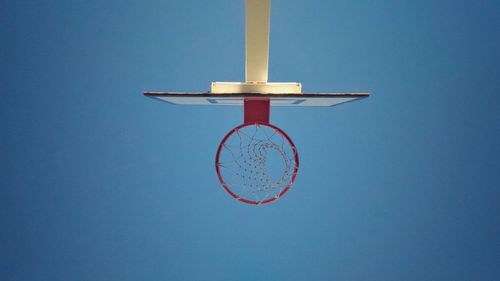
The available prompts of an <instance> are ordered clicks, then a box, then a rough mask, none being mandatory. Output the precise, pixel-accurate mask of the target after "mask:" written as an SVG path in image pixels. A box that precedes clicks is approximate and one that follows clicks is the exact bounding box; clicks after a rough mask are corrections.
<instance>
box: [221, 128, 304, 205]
mask: <svg viewBox="0 0 500 281" xmlns="http://www.w3.org/2000/svg"><path fill="white" fill-rule="evenodd" d="M215 168H216V171H217V176H218V178H219V181H220V183H221V184H222V187H223V188H224V189H225V190H226V191H227V193H229V195H231V196H232V197H233V198H235V199H237V200H239V201H241V202H244V203H247V204H253V205H261V204H266V203H269V202H272V201H274V200H276V199H278V198H280V197H281V196H283V195H284V194H285V193H286V192H287V191H288V190H289V189H290V187H291V186H292V184H293V182H294V180H295V177H296V176H297V172H298V169H299V156H298V153H297V148H296V147H295V145H294V144H293V142H292V140H291V139H290V137H288V136H287V135H286V134H285V132H283V131H282V130H281V129H280V128H278V127H276V126H274V125H271V124H269V123H263V122H254V123H244V124H242V125H240V126H238V127H236V128H234V129H233V130H231V131H230V132H229V133H228V134H227V135H226V136H225V137H224V138H223V139H222V141H221V143H220V145H219V148H218V149H217V155H216V157H215Z"/></svg>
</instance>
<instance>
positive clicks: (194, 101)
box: [144, 92, 370, 106]
mask: <svg viewBox="0 0 500 281" xmlns="http://www.w3.org/2000/svg"><path fill="white" fill-rule="evenodd" d="M144 95H145V96H147V97H151V98H154V99H158V100H161V101H165V102H168V103H170V104H179V105H243V103H244V101H245V100H262V99H269V100H270V101H271V106H334V105H338V104H342V103H346V102H350V101H354V100H359V99H362V98H366V97H368V96H369V95H370V94H369V93H301V94H244V93H238V94H213V93H209V92H205V93H181V92H147V93H144Z"/></svg>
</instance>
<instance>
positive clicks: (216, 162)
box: [215, 122, 299, 205]
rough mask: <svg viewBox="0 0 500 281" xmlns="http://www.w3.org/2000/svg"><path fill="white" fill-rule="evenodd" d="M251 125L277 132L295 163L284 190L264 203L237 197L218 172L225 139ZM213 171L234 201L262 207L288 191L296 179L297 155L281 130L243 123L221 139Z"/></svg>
mask: <svg viewBox="0 0 500 281" xmlns="http://www.w3.org/2000/svg"><path fill="white" fill-rule="evenodd" d="M252 125H256V126H267V127H270V128H272V129H274V130H276V132H278V134H280V135H281V136H282V137H284V138H285V139H286V140H287V142H288V144H289V145H290V147H291V148H292V151H293V156H294V161H295V168H294V169H293V172H292V176H291V177H290V181H289V182H288V184H287V185H286V186H285V188H283V190H282V191H281V192H280V193H279V194H278V195H275V196H273V197H272V198H268V199H266V200H264V201H252V200H249V199H245V198H241V197H239V196H238V195H236V194H235V193H234V192H233V191H232V190H231V189H230V188H229V186H228V185H227V183H226V182H225V181H224V179H223V178H222V175H221V171H220V168H219V165H218V164H219V157H220V153H221V151H222V147H223V145H224V143H226V141H227V139H228V138H229V137H230V136H232V135H233V134H234V133H235V132H236V131H238V130H240V129H241V128H243V127H247V126H252ZM215 170H216V171H217V177H218V178H219V181H220V183H221V185H222V187H223V188H224V190H225V191H226V192H227V193H228V194H229V195H231V196H232V197H233V198H234V199H236V200H238V201H240V202H243V203H247V204H251V205H263V204H267V203H270V202H273V201H275V200H276V199H278V198H280V197H281V196H283V195H284V194H285V193H286V192H287V191H288V190H289V189H290V187H291V186H292V185H293V183H294V181H295V178H296V177H297V172H298V170H299V154H298V152H297V147H296V146H295V144H294V143H293V141H292V139H291V138H290V137H289V136H288V135H287V134H286V133H285V132H284V131H283V130H281V129H280V128H278V127H276V126H274V125H272V124H270V123H265V122H249V123H243V124H241V125H239V126H237V127H235V128H234V129H232V130H231V131H229V133H227V134H226V136H225V137H224V138H223V139H222V141H221V142H220V144H219V147H218V148H217V154H216V156H215Z"/></svg>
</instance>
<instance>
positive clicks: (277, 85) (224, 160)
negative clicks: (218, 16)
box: [144, 0, 370, 205]
mask: <svg viewBox="0 0 500 281" xmlns="http://www.w3.org/2000/svg"><path fill="white" fill-rule="evenodd" d="M245 2H246V5H245V15H246V16H245V26H246V29H245V81H244V82H212V83H211V86H210V91H208V92H195V93H186V92H146V93H144V95H146V96H148V97H151V98H155V99H159V100H161V101H165V102H167V103H169V104H180V105H210V106H212V105H222V106H227V105H229V106H231V105H236V106H240V105H243V107H244V108H243V111H244V120H243V124H242V125H239V126H237V127H236V128H234V129H232V130H231V131H230V132H229V133H228V134H227V135H226V136H225V137H224V138H223V139H222V141H221V143H220V145H219V147H218V149H217V155H216V159H215V169H216V172H217V177H218V178H219V181H220V183H221V184H222V187H223V188H224V190H226V191H227V193H229V195H231V196H232V197H233V198H235V199H237V200H239V201H241V202H244V203H247V204H252V205H261V204H266V203H270V202H273V201H275V200H276V199H278V198H280V197H281V196H283V195H284V194H285V193H286V192H287V191H288V190H289V189H290V187H291V186H292V184H293V183H294V181H295V177H296V176H297V172H298V170H299V155H298V153H297V148H296V147H295V145H294V144H293V142H292V140H291V139H290V137H288V136H287V135H286V134H285V132H283V131H282V130H281V129H280V128H278V127H276V126H274V125H271V124H270V123H269V111H270V107H271V106H289V107H303V106H327V107H330V106H334V105H338V104H342V103H346V102H350V101H354V100H359V99H363V98H366V97H368V96H369V95H370V94H369V93H366V92H356V93H323V92H322V93H308V92H303V91H302V84H301V83H299V82H268V64H269V26H270V25H269V21H270V0H246V1H245Z"/></svg>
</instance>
